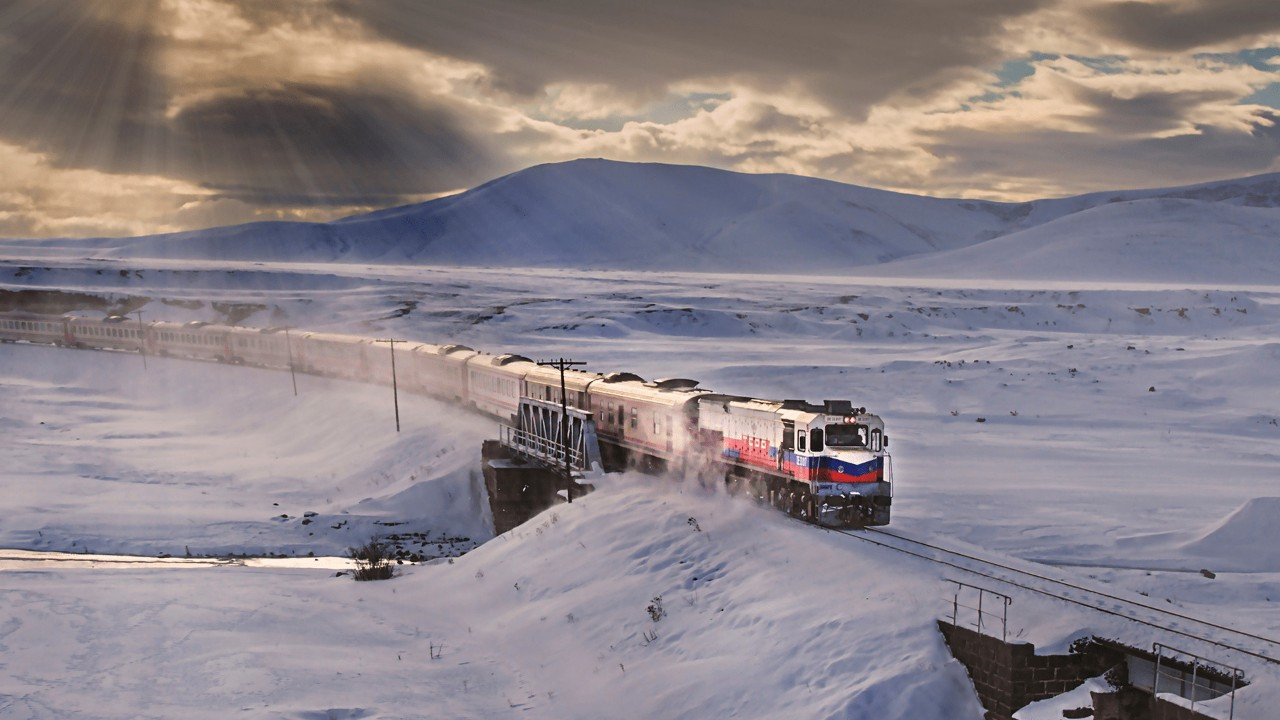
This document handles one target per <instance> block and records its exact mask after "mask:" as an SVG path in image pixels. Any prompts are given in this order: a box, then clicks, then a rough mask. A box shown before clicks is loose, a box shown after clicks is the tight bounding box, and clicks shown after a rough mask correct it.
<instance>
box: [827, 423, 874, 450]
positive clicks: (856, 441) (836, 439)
mask: <svg viewBox="0 0 1280 720" xmlns="http://www.w3.org/2000/svg"><path fill="white" fill-rule="evenodd" d="M814 432H817V431H816V430H815V431H814ZM827 444H828V445H831V446H833V447H857V448H861V447H867V444H868V434H867V426H866V425H828V426H827Z"/></svg>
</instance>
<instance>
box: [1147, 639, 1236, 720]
mask: <svg viewBox="0 0 1280 720" xmlns="http://www.w3.org/2000/svg"><path fill="white" fill-rule="evenodd" d="M1151 649H1152V651H1153V652H1154V653H1155V656H1156V660H1155V674H1154V676H1153V677H1152V683H1151V684H1152V687H1151V694H1152V695H1156V696H1158V695H1159V694H1160V693H1168V694H1171V695H1177V696H1178V697H1181V698H1183V699H1186V700H1190V701H1191V712H1193V713H1194V712H1195V710H1196V703H1197V702H1203V701H1205V700H1213V699H1215V698H1220V697H1222V696H1223V695H1227V694H1230V695H1231V701H1230V706H1229V711H1228V715H1227V717H1228V718H1234V717H1235V713H1236V689H1237V688H1238V687H1240V685H1242V684H1243V683H1242V681H1243V679H1244V671H1243V670H1241V669H1239V668H1235V667H1232V666H1230V665H1225V664H1223V663H1220V662H1216V661H1213V662H1211V661H1210V660H1209V659H1208V658H1205V657H1202V656H1200V655H1196V654H1195V653H1192V652H1187V651H1186V650H1179V649H1178V648H1175V647H1172V646H1169V645H1165V644H1164V643H1154V644H1153V645H1152V648H1151ZM1166 652H1168V653H1170V655H1171V656H1170V657H1165V653H1166ZM1179 656H1181V657H1186V658H1190V662H1186V661H1179ZM1188 665H1189V666H1190V668H1191V669H1190V671H1188V670H1187V669H1186V668H1187V666H1188Z"/></svg>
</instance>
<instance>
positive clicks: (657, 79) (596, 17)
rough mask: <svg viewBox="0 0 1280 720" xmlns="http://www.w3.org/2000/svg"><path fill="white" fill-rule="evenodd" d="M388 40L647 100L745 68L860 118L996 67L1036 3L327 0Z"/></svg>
mask: <svg viewBox="0 0 1280 720" xmlns="http://www.w3.org/2000/svg"><path fill="white" fill-rule="evenodd" d="M331 2H332V3H333V6H334V7H335V8H336V9H338V10H339V11H341V12H344V13H347V14H349V15H351V16H352V17H356V18H359V19H360V20H361V21H363V22H364V23H365V24H367V25H368V26H369V27H371V28H373V29H374V30H376V31H377V32H380V33H382V34H383V35H384V36H386V37H388V38H390V39H393V40H394V41H396V42H399V43H403V44H405V45H410V46H414V47H419V48H423V49H426V50H429V51H431V52H435V53H439V54H443V55H447V56H451V57H458V58H465V59H468V60H472V61H475V62H479V63H482V64H484V65H485V66H487V67H489V68H491V69H492V71H493V73H494V78H495V80H494V84H495V87H497V88H499V89H502V90H506V91H508V92H511V93H516V94H523V95H528V96H536V95H538V94H539V93H540V92H541V91H542V89H543V88H544V87H546V86H547V85H548V84H551V83H555V82H581V83H606V84H609V85H611V86H613V87H615V88H617V89H619V90H621V91H624V92H630V93H632V94H634V95H638V96H646V97H651V98H654V97H659V96H661V95H662V94H663V92H664V88H665V87H666V86H667V85H668V84H669V83H672V82H676V81H680V80H686V79H690V78H699V77H711V76H729V75H732V76H738V77H748V78H750V79H751V80H752V81H753V83H754V84H756V85H757V86H760V87H763V88H769V87H770V86H777V87H781V86H785V85H788V84H791V83H797V82H799V83H801V84H804V85H806V86H808V88H809V89H811V90H813V91H815V92H817V93H819V94H820V95H821V96H822V97H823V98H824V100H825V101H827V103H828V104H829V105H830V106H832V107H836V108H840V109H842V110H844V111H846V112H849V113H850V114H852V115H861V114H863V113H865V112H866V110H867V109H868V108H869V107H871V106H872V105H874V104H875V103H876V102H878V101H880V100H882V99H884V98H886V97H888V96H890V95H892V94H894V93H897V92H901V91H910V90H911V89H912V88H914V87H916V86H917V85H919V84H928V83H933V82H935V81H936V79H937V78H938V76H939V74H940V73H945V71H947V70H948V69H955V68H963V67H972V66H975V65H976V66H984V65H989V64H998V63H999V61H1000V58H998V56H997V52H998V51H997V49H996V47H995V43H994V42H991V41H990V40H991V38H992V37H993V36H995V35H997V34H999V33H1000V32H1001V31H1002V23H1003V22H1004V21H1006V20H1008V19H1010V18H1013V17H1016V16H1019V15H1022V14H1025V13H1030V12H1032V11H1034V10H1035V9H1037V7H1039V6H1041V5H1043V4H1045V3H1044V0H900V1H898V2H891V3H850V2H847V1H846V0H797V1H796V2H790V3H777V2H773V1H772V0H769V1H768V2H766V1H764V0H747V1H741V0H735V1H734V2H688V1H687V0H652V1H650V2H643V3H613V2H599V1H598V0H546V1H544V2H528V1H527V0H492V1H490V2H474V1H473V0H433V2H429V3H423V2H419V0H383V1H382V2H373V3H370V2H360V1H359V0H331Z"/></svg>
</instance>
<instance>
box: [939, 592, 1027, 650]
mask: <svg viewBox="0 0 1280 720" xmlns="http://www.w3.org/2000/svg"><path fill="white" fill-rule="evenodd" d="M947 582H949V583H951V584H953V585H955V590H954V592H953V593H952V595H951V624H952V625H954V626H956V627H960V611H961V610H962V609H963V610H972V611H973V613H974V621H973V622H972V623H969V625H970V626H971V627H973V629H975V630H977V631H978V634H979V635H985V634H987V633H986V632H984V631H985V630H986V629H987V628H988V627H991V628H992V633H991V636H992V637H995V635H994V627H995V625H996V621H999V624H1000V641H1001V642H1008V637H1009V606H1010V605H1012V604H1013V598H1011V597H1009V596H1008V595H1005V594H1003V593H998V592H995V591H994V590H987V589H986V588H981V587H978V586H977V585H970V584H968V583H963V582H960V581H959V580H948V581H947ZM975 595H976V596H977V600H976V604H973V605H969V604H967V603H969V602H975V601H974V600H971V599H969V598H972V597H973V596H975ZM993 608H998V609H993ZM988 618H990V622H988Z"/></svg>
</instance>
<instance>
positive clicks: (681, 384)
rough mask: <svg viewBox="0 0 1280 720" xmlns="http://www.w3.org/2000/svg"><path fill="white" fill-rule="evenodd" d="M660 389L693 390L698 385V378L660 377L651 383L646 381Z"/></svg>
mask: <svg viewBox="0 0 1280 720" xmlns="http://www.w3.org/2000/svg"><path fill="white" fill-rule="evenodd" d="M645 384H646V385H650V386H652V387H656V388H658V389H659V390H692V389H693V388H696V387H698V381H697V380H690V379H689V378H658V379H657V380H654V381H653V382H651V383H645Z"/></svg>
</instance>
